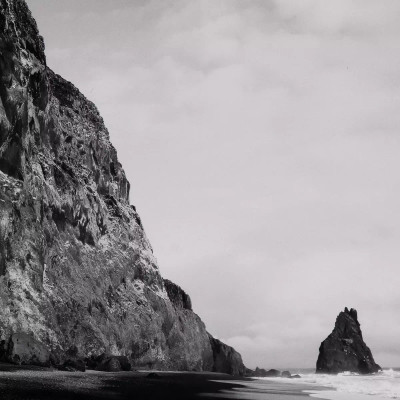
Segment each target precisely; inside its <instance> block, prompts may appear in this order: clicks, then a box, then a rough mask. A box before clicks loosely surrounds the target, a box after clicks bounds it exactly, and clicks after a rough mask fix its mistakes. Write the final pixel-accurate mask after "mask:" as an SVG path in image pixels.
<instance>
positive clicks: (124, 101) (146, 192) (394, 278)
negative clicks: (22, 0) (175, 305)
mask: <svg viewBox="0 0 400 400" xmlns="http://www.w3.org/2000/svg"><path fill="white" fill-rule="evenodd" d="M27 2H28V4H29V6H30V8H31V10H32V12H33V14H34V17H35V18H36V20H37V22H38V24H39V29H40V31H41V33H42V35H43V36H44V38H45V42H46V47H47V59H48V64H49V66H50V67H51V68H53V69H54V70H55V71H56V72H57V73H59V74H61V75H62V76H64V77H65V78H66V79H68V80H70V81H72V82H73V83H74V84H75V85H76V86H78V87H79V88H80V89H81V91H82V92H83V93H84V94H85V95H86V96H87V97H88V98H89V99H91V100H93V101H94V102H95V103H96V105H97V106H98V108H99V109H100V112H101V114H102V115H103V117H104V119H105V122H106V124H107V126H108V128H109V130H110V134H111V140H112V142H113V144H114V145H115V146H116V148H117V150H118V154H119V158H120V160H121V162H122V164H123V166H124V168H125V171H126V173H127V175H128V178H129V180H130V182H131V184H132V192H131V202H132V203H133V204H135V205H136V206H137V208H138V211H139V212H140V214H141V217H142V220H143V223H144V227H145V229H146V232H147V234H148V236H149V238H150V241H151V243H152V245H153V247H154V251H155V255H156V256H157V258H158V261H159V265H160V269H161V273H162V274H163V276H165V277H167V278H170V279H172V280H174V281H175V282H177V283H178V284H180V285H181V286H182V287H183V288H184V289H185V290H186V291H188V293H189V294H190V295H191V297H192V300H193V304H194V308H195V311H196V312H197V313H198V314H199V315H200V316H201V317H202V319H203V320H204V321H205V323H206V325H207V327H208V330H209V331H210V332H211V333H212V334H214V335H216V336H217V337H219V338H221V339H223V340H225V341H226V342H227V343H229V344H231V345H233V346H234V347H235V348H236V349H237V350H238V351H239V352H241V354H242V356H243V358H244V361H245V363H246V365H247V366H249V367H255V366H256V365H258V366H262V367H266V368H272V367H275V368H282V367H286V368H294V367H313V366H315V362H316V359H317V355H318V347H319V344H320V342H321V341H322V340H323V339H325V337H326V336H327V335H328V334H329V333H330V332H331V330H332V328H333V325H334V322H335V318H336V316H337V314H338V313H339V311H341V310H342V309H344V307H345V306H348V307H355V308H357V309H358V312H359V318H360V321H361V325H362V329H363V333H364V338H365V339H366V342H367V344H368V345H369V346H370V347H371V350H372V352H373V354H374V357H375V360H376V361H377V362H378V363H379V364H381V365H383V366H400V245H399V244H400V131H399V128H400V2H399V1H398V0H393V1H390V0H382V1H376V0H358V1H356V0H354V1H351V0H342V1H340V0H335V1H324V0H302V1H295V0H279V1H278V0H269V1H268V0H259V1H258V0H253V1H250V0H241V1H235V0H218V1H216V0H204V1H203V0H174V1H170V0H162V1H161V0H159V1H153V0H143V1H141V0H69V1H65V0H28V1H27Z"/></svg>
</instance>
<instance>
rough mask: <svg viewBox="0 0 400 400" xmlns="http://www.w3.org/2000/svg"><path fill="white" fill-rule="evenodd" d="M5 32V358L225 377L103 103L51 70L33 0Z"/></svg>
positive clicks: (12, 15) (0, 180) (1, 180)
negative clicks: (149, 220)
mask: <svg viewBox="0 0 400 400" xmlns="http://www.w3.org/2000/svg"><path fill="white" fill-rule="evenodd" d="M0 29H1V36H0V55H1V56H0V339H1V343H0V358H1V359H3V360H6V361H11V362H16V363H33V364H39V365H50V364H54V365H58V364H62V363H64V362H66V361H68V360H69V359H71V358H72V359H79V360H86V362H89V361H93V360H96V359H98V358H99V357H103V358H104V355H115V356H125V357H126V358H127V359H128V360H129V362H130V363H131V364H132V365H133V366H134V367H146V368H159V369H175V370H196V371H203V370H204V371H212V370H216V371H219V370H220V368H219V364H218V363H216V362H215V357H214V353H213V349H214V345H213V342H212V339H211V341H210V338H209V335H208V333H207V331H206V328H205V326H204V323H203V322H202V321H201V319H200V318H199V317H198V316H197V315H196V314H195V313H194V312H193V311H192V306H191V302H190V298H189V296H187V295H186V294H185V293H184V292H183V291H182V290H181V289H180V288H179V287H178V286H176V285H174V284H173V283H172V282H169V281H164V280H163V278H162V277H161V275H160V272H159V268H158V265H157V261H156V259H155V257H154V255H153V251H152V247H151V245H150V243H149V241H148V239H147V237H146V234H145V232H144V230H143V225H142V222H141V219H140V217H139V215H138V213H137V211H136V209H135V207H134V206H132V205H130V202H129V190H130V185H129V182H128V181H127V179H126V176H125V173H124V170H123V168H122V166H121V164H120V163H119V162H118V158H117V153H116V150H115V149H114V147H113V146H112V144H111V142H110V139H109V133H108V131H107V129H106V127H105V126H104V123H103V120H102V118H101V116H100V115H99V112H98V110H97V109H96V107H95V105H94V104H93V103H91V102H90V101H88V100H87V99H86V98H85V97H84V96H83V95H82V94H81V93H80V92H79V90H78V89H77V88H76V87H74V86H73V85H72V84H71V83H69V82H67V81H65V80H64V79H63V78H61V77H60V76H58V75H57V74H55V73H54V72H52V71H51V70H50V69H49V68H48V67H47V66H46V58H45V54H44V43H43V39H42V38H41V37H40V36H39V33H38V29H37V26H36V23H35V21H34V19H33V18H32V16H31V14H30V11H29V10H28V8H27V6H26V4H25V2H24V1H23V0H0ZM230 359H231V361H230V362H232V364H234V363H236V362H237V360H236V358H235V359H234V358H232V357H231V358H230ZM228 363H229V362H228ZM223 368H224V370H226V366H225V365H224V367H223ZM231 370H232V371H233V372H236V371H239V370H237V368H236V367H235V366H234V365H232V368H231Z"/></svg>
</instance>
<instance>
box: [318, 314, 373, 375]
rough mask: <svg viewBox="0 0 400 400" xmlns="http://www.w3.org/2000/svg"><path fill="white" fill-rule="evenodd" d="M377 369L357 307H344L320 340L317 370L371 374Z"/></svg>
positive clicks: (319, 371)
mask: <svg viewBox="0 0 400 400" xmlns="http://www.w3.org/2000/svg"><path fill="white" fill-rule="evenodd" d="M380 369H381V367H380V366H379V365H378V364H376V363H375V361H374V358H373V357H372V353H371V350H370V349H369V348H368V346H367V345H366V344H365V342H364V340H363V337H362V333H361V329H360V323H359V322H358V318H357V311H356V310H355V309H353V308H352V309H351V310H350V311H349V310H348V308H347V307H346V308H345V309H344V311H342V312H341V313H340V314H339V315H338V317H337V318H336V323H335V327H334V329H333V331H332V333H331V334H330V335H329V336H328V337H327V338H326V339H325V340H324V341H323V342H322V343H321V346H320V348H319V356H318V360H317V371H316V372H317V373H329V374H336V373H340V372H345V371H350V372H356V373H359V374H371V373H374V372H378V371H379V370H380Z"/></svg>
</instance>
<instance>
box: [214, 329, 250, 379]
mask: <svg viewBox="0 0 400 400" xmlns="http://www.w3.org/2000/svg"><path fill="white" fill-rule="evenodd" d="M210 342H211V347H212V349H213V356H214V367H213V370H214V371H215V372H224V373H226V374H230V375H240V376H243V375H245V373H246V367H245V366H244V365H243V361H242V357H241V355H240V354H239V353H238V352H237V351H236V350H235V349H234V348H233V347H230V346H228V345H226V344H225V343H222V342H221V341H220V340H218V339H215V338H213V337H212V336H210Z"/></svg>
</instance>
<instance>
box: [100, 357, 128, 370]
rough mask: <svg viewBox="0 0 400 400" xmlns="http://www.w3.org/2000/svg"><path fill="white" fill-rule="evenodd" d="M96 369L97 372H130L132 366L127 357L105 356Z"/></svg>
mask: <svg viewBox="0 0 400 400" xmlns="http://www.w3.org/2000/svg"><path fill="white" fill-rule="evenodd" d="M95 369H96V370H97V371H106V372H120V371H130V370H131V369H132V366H131V363H130V362H129V360H128V358H127V357H125V356H104V357H102V359H101V360H100V362H99V363H98V365H97V366H96V368H95Z"/></svg>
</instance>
